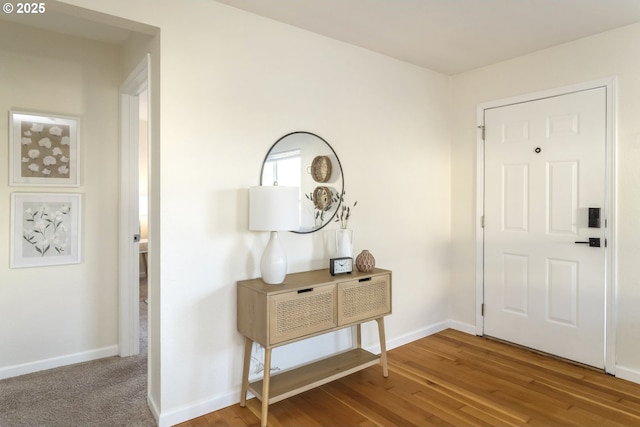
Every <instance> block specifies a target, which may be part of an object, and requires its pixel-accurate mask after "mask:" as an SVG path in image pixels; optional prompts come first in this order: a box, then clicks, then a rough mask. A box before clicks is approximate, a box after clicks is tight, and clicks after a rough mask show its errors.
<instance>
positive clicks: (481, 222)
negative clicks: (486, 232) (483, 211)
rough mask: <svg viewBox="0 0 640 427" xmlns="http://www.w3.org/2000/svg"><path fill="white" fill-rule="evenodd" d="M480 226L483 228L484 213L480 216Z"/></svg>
mask: <svg viewBox="0 0 640 427" xmlns="http://www.w3.org/2000/svg"><path fill="white" fill-rule="evenodd" d="M480 228H484V215H482V216H481V217H480Z"/></svg>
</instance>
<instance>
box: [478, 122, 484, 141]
mask: <svg viewBox="0 0 640 427" xmlns="http://www.w3.org/2000/svg"><path fill="white" fill-rule="evenodd" d="M478 129H480V137H481V138H482V140H483V141H484V129H485V128H484V126H483V125H480V126H478Z"/></svg>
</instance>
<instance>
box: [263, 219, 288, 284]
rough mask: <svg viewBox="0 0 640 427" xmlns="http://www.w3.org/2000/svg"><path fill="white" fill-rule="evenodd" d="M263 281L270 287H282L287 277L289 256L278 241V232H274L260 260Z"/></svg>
mask: <svg viewBox="0 0 640 427" xmlns="http://www.w3.org/2000/svg"><path fill="white" fill-rule="evenodd" d="M260 274H262V281H263V282H264V283H266V284H268V285H280V284H282V282H284V279H285V277H287V255H286V254H285V252H284V249H283V248H282V245H281V244H280V240H279V239H278V232H277V231H272V232H271V237H270V238H269V243H267V247H266V248H265V249H264V252H263V253H262V259H261V260H260Z"/></svg>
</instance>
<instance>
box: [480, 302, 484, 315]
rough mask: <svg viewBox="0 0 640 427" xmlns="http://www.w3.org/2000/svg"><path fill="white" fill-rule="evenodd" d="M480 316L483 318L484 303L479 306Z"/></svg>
mask: <svg viewBox="0 0 640 427" xmlns="http://www.w3.org/2000/svg"><path fill="white" fill-rule="evenodd" d="M480 316H482V317H484V303H482V304H480Z"/></svg>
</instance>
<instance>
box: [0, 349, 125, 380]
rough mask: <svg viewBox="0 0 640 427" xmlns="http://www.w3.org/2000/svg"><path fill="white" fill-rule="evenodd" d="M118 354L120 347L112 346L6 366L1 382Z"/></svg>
mask: <svg viewBox="0 0 640 427" xmlns="http://www.w3.org/2000/svg"><path fill="white" fill-rule="evenodd" d="M117 354H118V346H115V345H112V346H109V347H102V348H97V349H94V350H89V351H83V352H80V353H73V354H65V355H64V356H57V357H52V358H50V359H42V360H35V361H33V362H27V363H21V364H19V365H11V366H5V367H3V368H0V380H3V379H5V378H12V377H17V376H19V375H25V374H31V373H33V372H39V371H44V370H47V369H53V368H59V367H61V366H67V365H73V364H76V363H82V362H90V361H92V360H96V359H102V358H104V357H111V356H116V355H117Z"/></svg>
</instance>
